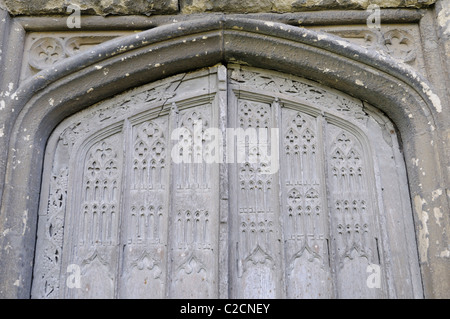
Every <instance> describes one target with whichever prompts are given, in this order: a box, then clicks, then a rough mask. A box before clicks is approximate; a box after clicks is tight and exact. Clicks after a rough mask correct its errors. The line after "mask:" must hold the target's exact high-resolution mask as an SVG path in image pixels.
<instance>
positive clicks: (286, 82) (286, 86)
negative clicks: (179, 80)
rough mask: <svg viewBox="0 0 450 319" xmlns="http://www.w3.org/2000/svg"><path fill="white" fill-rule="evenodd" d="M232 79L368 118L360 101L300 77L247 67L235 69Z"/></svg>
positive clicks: (239, 82)
mask: <svg viewBox="0 0 450 319" xmlns="http://www.w3.org/2000/svg"><path fill="white" fill-rule="evenodd" d="M230 80H231V84H236V85H239V86H242V87H246V88H248V89H250V90H255V91H257V92H264V93H265V94H267V92H274V93H279V94H285V95H287V96H289V97H294V98H297V99H303V100H305V101H307V102H309V103H312V104H315V105H317V106H318V107H320V108H322V109H326V110H335V111H338V112H340V113H342V115H343V116H346V117H349V118H353V119H357V120H359V121H365V120H366V119H367V114H366V113H365V112H364V110H363V108H362V103H361V102H360V101H356V100H350V99H349V98H347V97H344V96H342V95H338V94H335V93H333V92H331V91H328V90H326V89H324V88H321V87H319V85H317V84H315V83H313V82H310V81H306V80H305V81H304V82H301V81H300V79H292V78H288V77H281V76H278V75H276V74H274V75H272V76H270V77H269V76H267V75H266V74H263V73H259V72H255V71H249V70H246V69H233V71H232V73H231V76H230Z"/></svg>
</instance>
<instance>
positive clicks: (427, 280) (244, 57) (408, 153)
mask: <svg viewBox="0 0 450 319" xmlns="http://www.w3.org/2000/svg"><path fill="white" fill-rule="evenodd" d="M218 63H223V64H227V63H240V64H246V65H251V66H254V67H258V68H262V69H269V70H276V71H279V72H284V73H288V74H293V75H297V76H300V77H304V78H307V79H310V80H314V81H317V82H320V83H322V84H324V85H326V86H329V87H331V88H334V89H337V90H340V91H342V92H344V93H347V94H349V95H352V96H354V97H356V98H359V99H361V100H363V101H366V102H368V103H369V104H371V105H374V106H375V107H377V108H378V109H380V110H381V111H383V112H384V113H385V114H386V115H387V116H388V117H389V118H390V119H391V120H392V121H393V123H395V124H396V125H397V128H398V130H399V133H400V136H401V140H402V142H403V151H404V155H405V159H406V167H407V173H408V178H409V191H410V194H411V198H412V203H411V205H412V207H413V212H414V220H415V224H416V238H417V246H418V248H419V259H420V263H421V272H422V281H423V286H424V294H425V296H426V297H427V298H445V296H448V294H449V291H448V287H447V283H448V282H449V281H450V278H449V277H450V273H449V271H448V260H446V259H444V258H443V257H441V253H442V252H441V250H442V248H441V246H442V244H441V243H440V242H441V241H442V242H444V241H445V236H446V234H448V233H449V232H450V225H449V220H448V219H449V209H448V207H449V203H448V196H447V195H446V185H448V184H449V176H448V174H447V173H446V172H445V171H444V168H443V167H442V164H443V163H445V162H446V159H445V150H444V149H443V148H440V147H439V145H442V143H443V142H444V140H445V138H446V137H445V136H444V135H443V134H441V133H440V132H441V130H442V132H445V130H446V129H447V130H448V123H449V122H450V119H449V115H448V114H447V115H444V114H438V113H442V105H441V102H440V100H439V98H438V96H437V95H436V94H435V93H434V91H433V89H432V88H431V85H430V84H429V83H428V82H427V81H426V80H425V79H424V78H423V77H422V76H421V75H419V74H417V73H416V72H414V71H413V70H412V69H410V68H408V67H405V66H403V65H401V64H398V63H397V62H396V61H394V60H393V59H390V58H388V57H385V56H382V55H380V54H378V53H376V52H371V51H368V50H366V49H363V48H361V47H359V46H357V45H354V44H350V43H349V42H346V41H342V39H340V38H338V37H335V36H332V35H329V34H326V33H321V32H315V31H311V30H307V29H304V28H299V27H294V26H290V25H287V24H283V23H276V22H268V21H260V20H258V19H250V20H249V19H243V18H241V17H233V16H225V15H213V16H210V17H206V18H205V17H204V18H202V19H199V20H192V21H184V22H180V23H174V24H170V25H163V26H160V27H158V28H155V29H151V30H148V31H143V32H141V33H137V34H133V35H130V36H127V37H123V38H120V39H116V40H113V41H110V42H106V43H104V44H101V45H99V46H97V47H96V48H94V49H92V50H90V51H88V52H85V53H82V54H80V55H78V56H75V57H72V58H69V59H67V60H64V61H62V62H60V63H58V64H56V65H54V66H53V67H52V68H50V69H47V70H44V71H41V72H40V73H38V74H37V75H36V76H34V77H32V78H30V79H28V80H26V81H24V82H23V83H22V84H21V86H20V87H19V88H18V89H17V91H16V92H15V93H14V94H13V96H12V97H13V98H12V101H11V103H12V108H13V109H14V111H15V112H17V113H16V114H18V116H17V117H16V118H15V121H14V124H12V125H13V127H12V131H11V136H10V140H9V146H8V147H7V158H8V161H7V165H6V172H5V184H4V185H5V186H4V189H3V192H2V198H1V200H2V202H1V203H2V205H1V211H0V234H2V236H1V237H0V247H2V250H1V251H0V296H1V297H3V298H29V297H30V291H31V284H32V270H33V259H34V251H35V239H36V225H37V213H38V204H37V203H39V198H40V188H41V174H42V166H43V158H44V153H45V147H46V143H47V140H48V138H49V136H50V134H51V132H52V131H53V129H54V128H55V127H56V126H57V125H58V124H59V123H60V122H61V121H62V120H63V119H64V118H66V117H68V116H70V115H72V114H74V113H76V112H78V111H80V110H82V109H84V108H86V107H88V106H91V105H93V104H95V103H96V102H99V101H101V100H104V99H106V98H109V97H112V96H114V95H116V94H118V93H121V92H123V91H125V90H127V89H130V88H133V87H137V86H141V85H144V84H146V83H150V82H153V81H156V80H159V79H162V78H165V77H168V76H171V75H175V74H179V73H184V72H189V71H192V70H195V69H199V68H203V67H209V66H213V65H216V64H218ZM100 67H101V69H104V68H107V69H108V71H109V73H108V76H105V75H104V73H103V72H102V71H101V70H100ZM50 101H51V102H50ZM445 123H447V124H445ZM1 173H2V174H3V172H1ZM447 192H448V191H447ZM435 214H442V218H440V222H439V223H435V222H428V219H430V218H431V216H434V215H435ZM414 244H416V243H414Z"/></svg>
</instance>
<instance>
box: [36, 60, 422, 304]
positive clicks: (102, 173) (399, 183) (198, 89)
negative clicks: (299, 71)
mask: <svg viewBox="0 0 450 319" xmlns="http://www.w3.org/2000/svg"><path fill="white" fill-rule="evenodd" d="M380 139H381V140H380ZM388 173H389V174H394V175H393V176H395V177H396V180H395V182H391V183H386V181H385V174H388ZM43 176H44V177H43V184H42V194H41V199H42V200H41V206H40V216H39V224H38V238H37V247H36V258H35V259H36V261H35V271H34V282H33V290H32V296H33V297H34V298H99V297H100V298H228V297H230V298H361V297H366V298H383V297H420V296H421V287H420V285H421V284H420V276H419V270H418V269H419V268H418V262H417V255H416V247H415V241H414V228H413V222H412V214H411V211H410V207H409V197H408V193H407V189H406V185H407V184H406V176H405V171H404V164H403V162H402V159H401V154H400V150H399V145H398V142H397V138H396V135H395V131H394V129H393V126H392V125H391V124H390V122H389V120H388V119H386V118H385V117H384V116H383V115H382V114H379V112H378V113H377V111H376V110H375V109H371V108H370V107H369V106H367V107H365V108H364V107H363V103H362V102H361V101H357V100H355V99H352V98H351V97H348V96H345V95H343V94H342V93H340V92H335V91H333V90H330V89H327V88H323V87H321V86H320V85H318V84H316V83H313V82H309V81H306V80H303V79H298V78H293V77H290V76H287V75H281V74H278V73H274V72H266V71H261V70H256V69H247V68H240V67H230V68H229V69H226V68H225V67H223V66H219V67H214V68H210V69H207V70H206V69H205V70H201V71H198V72H194V73H191V74H184V75H179V76H175V77H172V78H170V79H167V80H164V81H160V82H157V83H153V84H151V85H147V86H145V87H142V88H137V89H135V90H132V91H131V92H127V93H124V94H122V95H120V96H117V97H115V98H113V99H110V100H108V101H104V102H101V103H99V104H97V105H94V106H92V107H90V108H88V109H86V110H84V111H82V112H80V113H79V114H76V115H74V116H72V117H70V118H68V119H67V120H65V121H64V122H63V123H61V124H60V125H59V126H58V128H57V129H56V130H55V132H54V133H53V135H52V137H51V138H50V141H49V143H48V147H47V154H46V162H45V167H44V175H43ZM386 191H388V192H389V194H387V195H385V192H386Z"/></svg>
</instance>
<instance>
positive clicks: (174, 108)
mask: <svg viewBox="0 0 450 319" xmlns="http://www.w3.org/2000/svg"><path fill="white" fill-rule="evenodd" d="M170 111H171V112H172V113H173V114H178V113H179V112H178V107H177V104H176V103H175V102H173V103H172V107H171V108H170Z"/></svg>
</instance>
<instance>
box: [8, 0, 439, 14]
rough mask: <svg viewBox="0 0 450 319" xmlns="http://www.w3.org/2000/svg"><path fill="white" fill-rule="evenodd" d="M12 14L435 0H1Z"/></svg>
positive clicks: (423, 3)
mask: <svg viewBox="0 0 450 319" xmlns="http://www.w3.org/2000/svg"><path fill="white" fill-rule="evenodd" d="M2 1H3V2H4V5H5V6H6V7H7V8H8V10H9V12H10V13H11V14H12V15H43V14H60V13H65V11H66V9H67V6H69V5H71V4H73V5H78V6H80V8H81V10H82V11H83V12H84V13H85V14H94V15H110V14H116V15H136V14H142V15H152V14H153V15H156V14H174V13H177V12H179V13H182V14H190V13H202V12H229V13H237V12H239V13H255V12H278V13H281V12H298V11H307V10H324V9H327V10H329V9H366V8H367V7H368V6H369V5H370V4H376V5H378V6H380V7H381V8H426V7H427V6H429V5H432V4H433V3H434V2H435V1H436V0H372V1H369V0H248V1H242V0H100V1H95V0H33V1H29V0H2ZM0 3H1V2H0Z"/></svg>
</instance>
